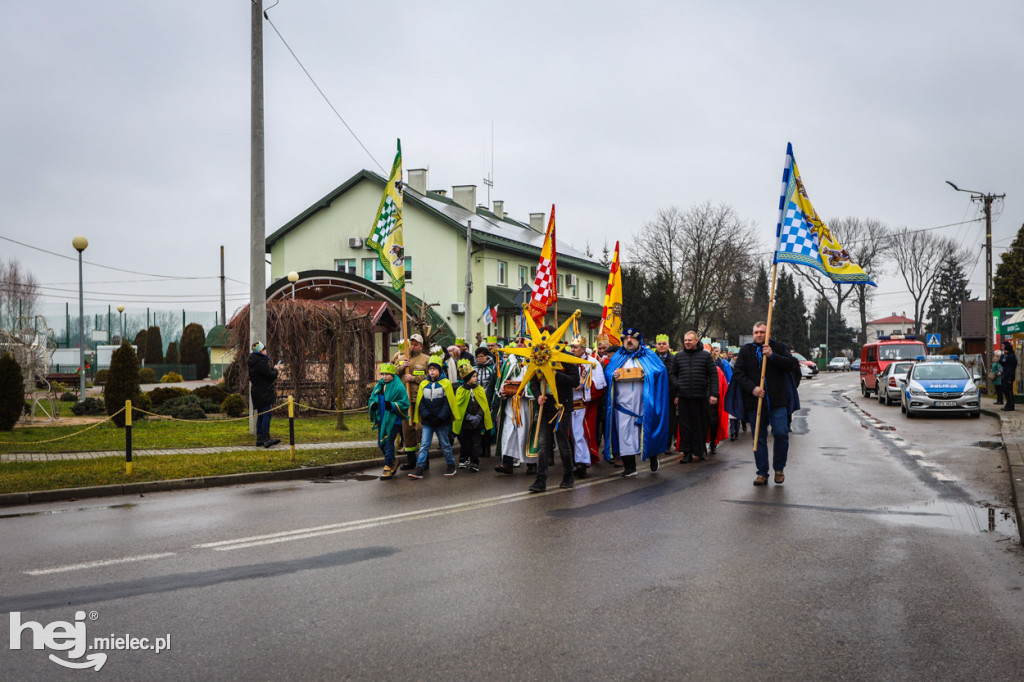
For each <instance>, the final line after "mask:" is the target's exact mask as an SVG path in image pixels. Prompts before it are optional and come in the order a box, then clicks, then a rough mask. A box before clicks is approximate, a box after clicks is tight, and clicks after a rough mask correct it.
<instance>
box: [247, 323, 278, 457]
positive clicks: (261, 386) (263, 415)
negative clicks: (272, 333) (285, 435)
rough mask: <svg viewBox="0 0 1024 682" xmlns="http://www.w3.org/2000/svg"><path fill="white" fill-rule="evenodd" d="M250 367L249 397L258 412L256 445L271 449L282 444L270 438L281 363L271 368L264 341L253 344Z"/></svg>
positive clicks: (249, 361)
mask: <svg viewBox="0 0 1024 682" xmlns="http://www.w3.org/2000/svg"><path fill="white" fill-rule="evenodd" d="M246 364H247V365H248V367H249V383H250V384H251V386H250V388H249V397H250V398H252V406H253V408H255V410H256V445H259V446H262V447H265V448H269V447H270V446H272V445H277V444H278V443H280V442H281V439H280V438H271V437H270V417H271V411H270V408H271V407H273V405H274V398H276V397H277V393H276V392H275V391H274V382H275V381H277V369H278V367H280V366H281V364H280V363H278V364H277V365H274V366H273V367H271V366H270V359H269V358H268V357H267V348H266V346H264V345H263V342H262V341H257V342H256V343H254V344H252V352H251V353H249V357H248V359H247V361H246Z"/></svg>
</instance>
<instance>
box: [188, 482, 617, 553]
mask: <svg viewBox="0 0 1024 682" xmlns="http://www.w3.org/2000/svg"><path fill="white" fill-rule="evenodd" d="M619 478H620V477H619V476H615V475H613V476H609V477H607V478H600V479H596V480H593V481H588V482H587V483H580V484H577V485H576V486H575V487H576V488H586V487H590V486H595V485H601V484H603V483H610V482H611V481H617V480H619ZM570 490H572V489H562V488H556V489H554V490H548V491H547V492H543V493H530V492H527V491H523V492H518V493H510V494H507V495H498V496H496V497H485V498H483V499H480V500H471V501H468V502H460V503H458V504H448V505H444V506H441V507H429V508H427V509H419V510H416V511H410V512H402V513H400V514H391V515H389V516H377V517H374V518H369V519H356V520H354V521H345V522H342V523H331V524H326V525H323V526H313V527H310V528H297V529H295V530H288V531H281V532H279V533H268V534H266V535H254V536H250V537H245V538H234V539H232V540H220V541H217V542H205V543H202V544H199V545H193V547H195V548H197V549H213V550H217V551H226V550H233V549H244V548H247V547H259V546H261V545H271V544H276V543H278V542H288V541H290V540H306V539H309V538H315V537H320V536H321V535H333V534H336V533H346V532H348V531H352V530H365V529H367V528H378V527H380V526H387V525H390V524H392V523H400V522H402V521H418V520H420V519H429V518H431V517H434V516H444V515H446V514H455V513H458V512H465V511H472V510H475V509H483V508H485V507H494V506H497V505H499V504H506V503H508V502H517V501H519V500H525V499H527V498H533V497H541V496H544V495H554V494H557V493H566V492H569V491H570Z"/></svg>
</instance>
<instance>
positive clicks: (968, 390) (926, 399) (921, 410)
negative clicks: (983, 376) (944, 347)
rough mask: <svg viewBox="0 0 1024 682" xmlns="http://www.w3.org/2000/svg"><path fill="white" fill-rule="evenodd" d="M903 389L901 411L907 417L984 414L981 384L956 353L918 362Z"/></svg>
mask: <svg viewBox="0 0 1024 682" xmlns="http://www.w3.org/2000/svg"><path fill="white" fill-rule="evenodd" d="M901 388H902V390H901V392H900V410H901V411H902V412H903V413H904V414H905V415H907V418H908V419H910V418H912V417H917V416H919V415H922V414H936V413H945V414H966V415H968V416H970V417H980V416H981V402H980V400H979V397H980V396H979V392H978V385H977V384H976V383H975V380H974V379H973V378H972V377H971V373H970V372H968V371H967V368H966V367H964V366H963V363H961V362H960V360H959V359H958V358H957V357H956V356H955V355H953V356H950V355H929V356H928V357H927V358H926V359H923V360H919V361H918V362H915V363H914V364H913V365H912V366H911V368H910V371H909V372H907V378H906V379H904V380H903V385H902V387H901Z"/></svg>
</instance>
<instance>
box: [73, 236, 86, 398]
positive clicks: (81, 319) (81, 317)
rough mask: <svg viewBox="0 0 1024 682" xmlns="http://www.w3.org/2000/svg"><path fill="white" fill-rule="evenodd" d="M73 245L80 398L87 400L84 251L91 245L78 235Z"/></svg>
mask: <svg viewBox="0 0 1024 682" xmlns="http://www.w3.org/2000/svg"><path fill="white" fill-rule="evenodd" d="M71 246H73V247H75V251H78V372H79V374H78V390H79V393H78V399H79V400H85V289H84V287H83V286H82V252H83V251H85V249H86V248H87V247H88V246H89V240H88V239H86V238H85V237H82V236H78V237H75V238H74V239H72V240H71Z"/></svg>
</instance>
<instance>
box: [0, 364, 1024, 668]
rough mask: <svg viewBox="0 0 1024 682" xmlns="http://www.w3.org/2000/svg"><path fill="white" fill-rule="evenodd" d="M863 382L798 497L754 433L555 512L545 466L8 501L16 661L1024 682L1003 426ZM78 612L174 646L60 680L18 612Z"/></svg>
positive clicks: (798, 437)
mask: <svg viewBox="0 0 1024 682" xmlns="http://www.w3.org/2000/svg"><path fill="white" fill-rule="evenodd" d="M855 382H856V378H855V375H854V374H853V373H844V374H835V375H827V374H826V375H821V376H819V377H818V378H816V379H814V380H810V381H805V382H804V383H803V385H802V386H801V398H802V400H803V403H804V407H805V409H804V410H803V411H802V412H801V413H800V414H799V415H798V416H797V418H796V420H795V422H794V428H795V431H796V433H795V434H794V436H793V441H792V449H791V453H790V465H789V467H788V469H787V472H786V473H787V480H786V483H785V485H783V486H776V485H769V487H767V488H754V487H753V486H752V485H751V482H752V480H753V477H754V468H753V457H752V454H751V452H750V449H749V441H746V440H743V441H740V442H737V443H726V444H723V446H722V447H721V448H720V451H719V455H718V457H717V458H715V459H714V460H712V461H710V462H708V463H704V464H690V465H679V464H676V463H675V462H674V461H672V462H671V463H666V464H665V465H664V466H663V467H662V469H661V471H660V472H659V473H658V474H657V475H652V474H650V473H649V472H647V471H643V468H642V471H643V473H641V475H640V476H639V477H638V478H635V479H629V480H621V479H618V478H613V477H611V468H610V467H607V466H604V467H599V468H598V471H597V474H598V475H597V476H595V477H593V478H591V479H588V480H587V481H585V482H583V483H582V484H581V485H579V486H578V487H577V488H576V489H575V490H572V491H559V490H557V489H555V490H551V491H549V492H548V493H546V494H544V495H540V496H530V495H527V494H526V492H525V488H526V486H527V485H528V484H529V483H530V479H529V478H528V477H526V476H525V475H518V476H516V477H513V478H508V477H498V476H497V475H494V474H491V473H480V474H476V475H473V474H468V473H465V472H460V473H459V474H458V475H457V476H456V477H455V478H454V479H445V478H444V477H442V476H441V475H440V471H439V468H440V467H438V466H437V465H435V466H434V467H433V470H432V472H431V474H430V475H429V476H428V478H427V479H425V480H423V481H418V482H417V481H411V480H408V479H405V480H397V481H392V482H380V481H377V480H375V476H374V479H370V478H369V476H352V477H349V478H346V479H343V480H337V481H332V482H326V483H314V482H294V483H278V484H268V485H253V486H239V487H236V488H229V489H215V490H203V491H180V492H174V493H161V494H154V495H149V496H146V497H133V498H128V497H125V498H109V499H106V500H89V501H84V502H77V503H76V502H66V503H59V504H50V505H34V506H30V507H21V508H11V509H6V510H4V513H3V514H0V538H2V539H3V557H4V558H3V569H4V570H3V571H2V572H0V612H3V614H4V615H3V616H2V618H0V669H2V670H3V671H4V677H5V678H7V679H20V678H29V677H31V678H32V679H59V678H64V677H65V676H66V677H69V678H71V677H74V676H79V677H81V676H82V675H90V674H93V675H95V676H96V679H118V680H121V679H138V678H140V677H145V678H148V679H243V678H244V679H277V678H283V677H287V678H292V679H374V680H383V679H439V680H440V679H453V678H459V677H461V678H467V679H469V678H472V679H485V678H486V679H522V680H547V679H574V680H575V679H652V680H653V679H779V680H791V679H850V680H879V679H901V680H905V679H991V680H1003V679H1005V680H1010V679H1014V680H1015V679H1019V678H1020V673H1019V671H1020V661H1021V660H1024V590H1022V588H1024V554H1022V552H1021V551H1020V548H1019V546H1018V544H1017V529H1016V528H1015V527H1014V525H1013V521H1012V517H1007V515H1006V514H1005V511H1006V507H1007V505H1008V500H1009V495H1010V492H1009V485H1008V482H1007V481H1006V475H1005V473H1004V472H1005V463H1004V460H1003V455H1002V453H1001V451H1000V450H998V449H992V448H991V447H989V446H988V445H989V444H990V443H992V442H994V441H998V440H999V430H998V425H997V424H996V423H995V421H994V420H992V419H989V418H986V417H982V418H981V419H980V420H973V419H971V420H967V419H959V420H951V419H946V420H923V419H921V420H913V421H912V422H909V423H908V422H907V420H906V419H904V418H903V417H902V416H901V415H900V412H899V408H898V407H889V408H886V407H883V406H881V405H878V404H877V403H876V402H875V401H874V400H868V399H864V398H861V397H860V396H859V394H857V393H855V392H854V391H853V389H854V387H855ZM843 389H850V391H849V392H848V394H847V397H844V396H843V395H841V393H842V390H843ZM485 461H486V460H485ZM1000 467H1002V468H1000ZM556 471H557V469H556ZM372 473H373V474H374V475H375V474H376V473H377V471H376V470H374V471H373V472H372ZM557 480H558V479H557V473H556V476H555V481H557ZM988 506H991V507H993V509H995V512H994V526H993V530H989V517H988V511H987V507H988ZM139 557H143V558H139ZM111 562H118V563H111ZM77 610H82V611H83V612H84V614H85V615H84V616H83V617H84V621H83V622H84V625H83V626H82V627H84V628H85V629H86V630H87V636H88V638H89V640H91V639H92V638H94V637H103V636H109V635H111V634H114V635H120V636H124V635H128V636H132V637H149V638H151V639H155V638H156V637H165V636H167V635H170V649H169V650H166V651H163V652H161V653H159V654H157V653H155V652H153V651H117V650H114V651H108V652H106V653H107V655H108V658H107V660H106V662H105V664H104V666H103V668H102V670H101V671H100V672H99V673H88V672H83V671H73V670H64V669H62V668H61V667H59V666H58V665H57V664H56V663H54V662H52V661H50V660H48V659H47V654H49V653H53V654H55V655H59V656H61V657H62V658H64V659H65V660H70V659H72V656H71V655H69V652H61V651H52V650H39V651H34V650H31V648H30V647H31V633H30V631H25V632H23V633H22V635H21V642H22V648H21V650H11V649H10V646H9V640H8V637H9V622H10V620H9V616H8V615H7V613H8V612H11V611H18V612H21V614H22V615H21V620H22V621H23V622H24V621H26V620H33V621H38V622H39V623H41V624H42V625H44V626H45V625H47V624H49V623H50V622H52V621H57V620H63V621H73V620H74V619H75V612H76V611H77ZM93 616H94V617H95V619H94V620H93V619H91V618H92V617H93ZM72 653H73V652H72ZM90 653H93V652H90ZM82 658H83V657H79V658H77V659H74V660H79V661H80V660H82Z"/></svg>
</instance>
